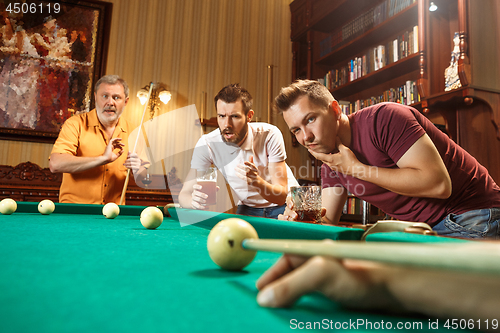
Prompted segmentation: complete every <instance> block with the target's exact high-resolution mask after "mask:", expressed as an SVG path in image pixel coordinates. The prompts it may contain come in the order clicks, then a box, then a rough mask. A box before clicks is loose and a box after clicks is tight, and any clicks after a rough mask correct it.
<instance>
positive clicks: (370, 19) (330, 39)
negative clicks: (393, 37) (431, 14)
mask: <svg viewBox="0 0 500 333" xmlns="http://www.w3.org/2000/svg"><path fill="white" fill-rule="evenodd" d="M415 1H416V0H385V1H383V2H382V3H380V4H379V5H377V6H376V7H374V8H371V9H369V10H368V11H366V12H364V13H362V14H361V15H359V16H357V17H356V18H354V19H353V20H351V21H350V22H348V23H347V24H345V25H343V26H342V27H341V28H340V29H338V30H335V31H333V32H332V33H331V34H329V35H328V36H327V37H326V38H324V39H323V40H321V41H320V43H319V47H320V57H323V56H325V55H327V54H328V53H330V52H332V51H333V50H335V49H336V48H337V47H340V46H341V45H342V44H344V43H345V42H348V41H349V40H352V39H354V38H356V37H357V36H359V35H361V34H363V33H364V32H365V31H368V30H370V29H372V28H373V27H375V26H377V25H379V24H381V23H382V22H384V21H385V20H387V19H388V18H390V17H392V16H393V15H395V14H397V13H399V12H400V11H402V10H403V9H405V8H406V7H408V6H410V5H411V4H413V3H414V2H415Z"/></svg>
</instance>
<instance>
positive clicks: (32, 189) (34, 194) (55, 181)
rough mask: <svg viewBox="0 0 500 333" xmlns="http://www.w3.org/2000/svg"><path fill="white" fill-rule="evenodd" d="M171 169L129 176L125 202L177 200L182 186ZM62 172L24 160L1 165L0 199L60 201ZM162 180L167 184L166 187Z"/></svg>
mask: <svg viewBox="0 0 500 333" xmlns="http://www.w3.org/2000/svg"><path fill="white" fill-rule="evenodd" d="M175 171H176V170H175V169H172V170H171V171H170V172H169V173H168V175H167V176H163V175H153V176H151V177H150V181H149V182H144V184H140V186H139V185H137V184H136V183H135V181H134V177H130V181H129V183H128V187H127V192H126V193H125V200H126V204H127V205H135V206H155V205H156V206H164V205H166V204H167V203H173V202H174V200H175V201H177V196H178V194H179V192H180V189H181V187H182V184H181V181H180V180H179V179H178V178H177V176H176V174H175V173H176V172H175ZM61 181H62V174H60V173H57V174H54V173H52V172H50V170H49V169H48V168H40V166H38V165H36V164H34V163H31V162H25V163H20V164H18V165H16V166H10V165H0V200H2V199H4V198H12V199H14V200H16V201H35V202H36V201H41V200H43V199H50V200H52V201H53V202H59V187H60V186H61ZM165 183H168V184H169V185H170V187H169V188H166V189H165V185H164V184H165Z"/></svg>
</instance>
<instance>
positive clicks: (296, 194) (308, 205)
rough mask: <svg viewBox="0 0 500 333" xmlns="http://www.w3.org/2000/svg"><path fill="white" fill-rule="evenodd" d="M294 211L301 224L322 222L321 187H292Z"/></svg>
mask: <svg viewBox="0 0 500 333" xmlns="http://www.w3.org/2000/svg"><path fill="white" fill-rule="evenodd" d="M290 194H291V197H292V202H293V211H294V212H295V213H297V220H296V221H299V222H307V223H319V222H320V220H321V186H292V187H291V188H290Z"/></svg>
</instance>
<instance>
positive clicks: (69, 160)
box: [49, 154, 108, 173]
mask: <svg viewBox="0 0 500 333" xmlns="http://www.w3.org/2000/svg"><path fill="white" fill-rule="evenodd" d="M107 163H108V161H107V160H106V158H105V157H104V156H102V155H101V156H94V157H83V156H73V155H70V154H52V155H50V161H49V168H50V171H51V172H53V173H59V172H64V173H76V172H82V171H86V170H89V169H93V168H95V167H98V166H101V165H104V164H107Z"/></svg>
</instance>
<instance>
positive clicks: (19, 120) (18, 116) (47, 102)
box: [0, 0, 112, 142]
mask: <svg viewBox="0 0 500 333" xmlns="http://www.w3.org/2000/svg"><path fill="white" fill-rule="evenodd" d="M0 11H1V13H2V19H1V20H2V22H1V23H0V24H1V28H0V35H1V40H0V42H1V46H0V139H8V140H23V141H36V142H54V141H55V138H57V135H58V133H59V130H60V128H61V126H62V124H63V123H64V121H65V120H66V119H68V118H69V117H71V116H72V115H73V114H78V113H82V112H88V111H89V110H91V109H92V108H93V103H94V101H93V98H92V96H93V88H94V84H95V82H96V81H97V80H98V79H99V77H101V76H102V75H103V74H104V73H105V66H106V58H107V48H108V41H109V31H110V24H111V11H112V4H111V3H108V2H103V1H97V0H86V1H83V0H52V1H50V0H47V1H46V0H17V1H16V0H0Z"/></svg>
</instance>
